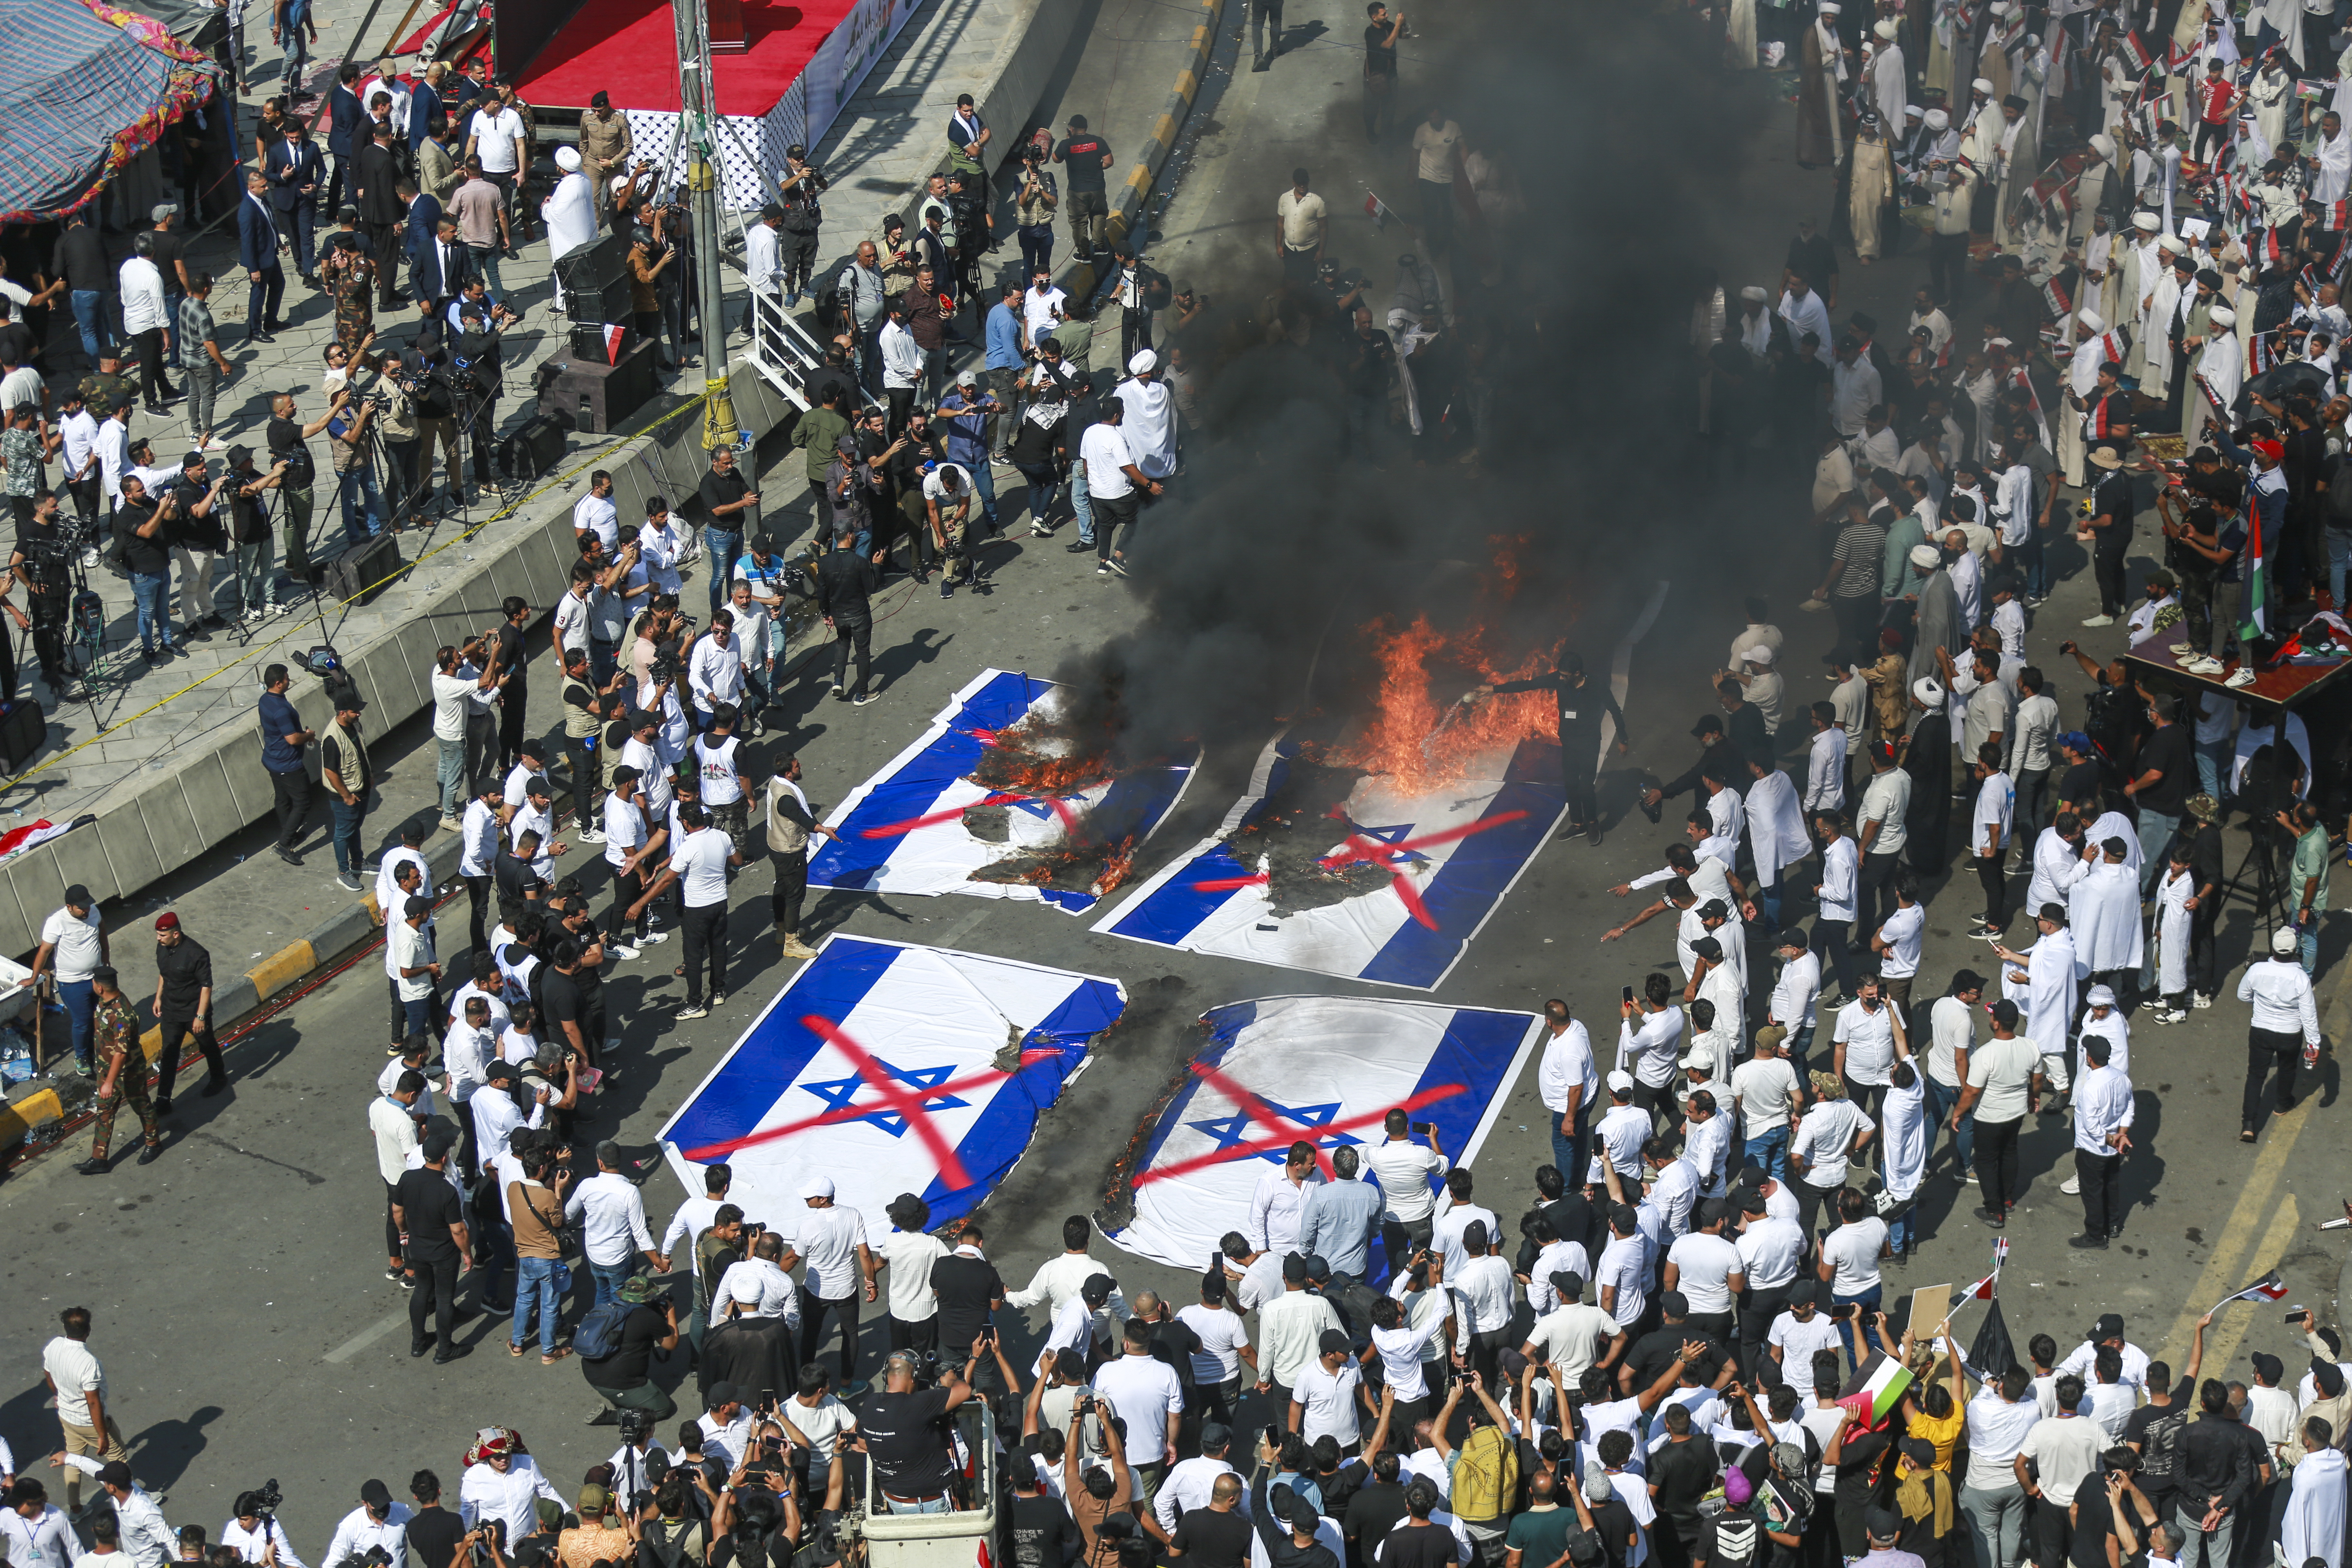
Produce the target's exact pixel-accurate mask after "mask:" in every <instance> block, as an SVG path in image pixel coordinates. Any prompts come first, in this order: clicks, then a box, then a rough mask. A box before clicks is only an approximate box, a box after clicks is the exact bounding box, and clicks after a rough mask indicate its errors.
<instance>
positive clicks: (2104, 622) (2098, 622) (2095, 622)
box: [2083, 616, 2116, 626]
mask: <svg viewBox="0 0 2352 1568" xmlns="http://www.w3.org/2000/svg"><path fill="white" fill-rule="evenodd" d="M2083 624H2084V626H2114V625H2115V624H2116V618H2115V616H2084V617H2083Z"/></svg>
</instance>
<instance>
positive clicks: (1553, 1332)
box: [1519, 1270, 1626, 1388]
mask: <svg viewBox="0 0 2352 1568" xmlns="http://www.w3.org/2000/svg"><path fill="white" fill-rule="evenodd" d="M1549 1285H1550V1287H1551V1289H1552V1290H1553V1292H1554V1293H1555V1294H1556V1295H1557V1296H1558V1297H1559V1306H1557V1307H1554V1308H1553V1309H1552V1310H1550V1311H1549V1312H1547V1313H1545V1314H1544V1315H1543V1316H1542V1317H1540V1318H1538V1319H1537V1320H1536V1321H1535V1326H1534V1327H1533V1328H1531V1329H1529V1330H1528V1338H1527V1342H1526V1343H1525V1344H1523V1345H1521V1346H1520V1347H1519V1353H1520V1354H1521V1355H1523V1356H1525V1357H1527V1358H1528V1361H1530V1362H1535V1363H1546V1364H1549V1366H1550V1367H1551V1369H1552V1375H1553V1381H1554V1382H1555V1383H1556V1384H1558V1385H1559V1386H1560V1387H1563V1388H1574V1387H1575V1386H1577V1384H1578V1383H1579V1381H1580V1380H1581V1379H1582V1377H1583V1376H1584V1369H1585V1368H1586V1367H1589V1366H1598V1367H1601V1368H1604V1369H1606V1368H1609V1367H1612V1366H1614V1365H1616V1363H1617V1361H1618V1358H1619V1357H1621V1356H1622V1355H1623V1354H1624V1353H1625V1345H1626V1336H1625V1329H1624V1326H1623V1325H1622V1323H1620V1322H1619V1321H1617V1320H1616V1319H1615V1318H1612V1317H1611V1316H1610V1315H1609V1314H1608V1313H1607V1312H1604V1311H1602V1310H1601V1309H1600V1308H1598V1307H1595V1306H1591V1305H1589V1304H1587V1302H1586V1301H1585V1300H1584V1277H1583V1276H1582V1275H1580V1274H1577V1273H1574V1272H1572V1271H1569V1270H1561V1271H1559V1272H1558V1273H1556V1274H1555V1275H1554V1276H1553V1277H1552V1278H1551V1279H1550V1280H1549Z"/></svg>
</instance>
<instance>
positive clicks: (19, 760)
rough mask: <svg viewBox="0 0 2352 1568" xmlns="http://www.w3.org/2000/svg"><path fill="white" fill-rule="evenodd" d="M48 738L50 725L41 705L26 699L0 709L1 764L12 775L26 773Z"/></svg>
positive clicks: (20, 699) (28, 698)
mask: <svg viewBox="0 0 2352 1568" xmlns="http://www.w3.org/2000/svg"><path fill="white" fill-rule="evenodd" d="M48 738H49V721H48V719H47V717H46V716H45V715H44V714H43V713H42V712H41V705H40V703H39V702H38V701H37V700H34V699H32V698H30V697H23V698H19V699H17V700H16V701H14V702H11V703H9V704H7V705H6V706H5V708H0V763H5V764H6V766H7V769H8V771H9V772H10V773H22V772H24V771H25V764H26V763H29V762H31V761H32V760H33V758H34V756H35V755H36V754H37V753H38V752H39V751H40V749H41V742H44V741H46V740H47V739H48Z"/></svg>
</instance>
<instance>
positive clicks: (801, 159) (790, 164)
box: [780, 142, 828, 310]
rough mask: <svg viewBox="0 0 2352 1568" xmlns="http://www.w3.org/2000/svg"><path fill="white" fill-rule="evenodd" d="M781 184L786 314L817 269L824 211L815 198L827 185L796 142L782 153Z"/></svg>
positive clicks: (822, 173) (805, 151)
mask: <svg viewBox="0 0 2352 1568" xmlns="http://www.w3.org/2000/svg"><path fill="white" fill-rule="evenodd" d="M826 184H828V182H827V181H826V179H825V177H824V171H823V170H821V169H817V168H815V167H814V166H812V165H811V164H810V163H809V162H808V149H807V148H805V147H803V146H802V145H801V144H800V143H799V142H793V144H792V145H791V146H789V147H787V148H785V149H784V177H783V180H782V186H783V202H782V206H783V209H784V224H783V235H782V246H781V249H782V256H781V258H780V259H781V260H782V265H783V286H784V306H785V308H786V309H787V310H789V309H791V308H792V307H793V306H794V305H797V304H799V303H800V300H801V295H802V293H803V291H804V290H806V289H808V287H809V278H810V276H811V274H812V273H813V272H814V268H815V267H816V235H817V226H819V225H820V224H822V223H823V222H824V207H823V206H822V205H820V204H819V203H818V200H817V198H818V197H819V196H821V195H824V189H825V186H826Z"/></svg>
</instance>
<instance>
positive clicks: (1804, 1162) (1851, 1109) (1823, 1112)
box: [1789, 1070, 1878, 1232]
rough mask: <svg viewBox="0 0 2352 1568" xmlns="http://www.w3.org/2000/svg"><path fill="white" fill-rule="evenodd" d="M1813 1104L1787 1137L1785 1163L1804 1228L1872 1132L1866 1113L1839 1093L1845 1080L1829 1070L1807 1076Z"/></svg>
mask: <svg viewBox="0 0 2352 1568" xmlns="http://www.w3.org/2000/svg"><path fill="white" fill-rule="evenodd" d="M1812 1088H1813V1103H1812V1106H1811V1109H1809V1110H1806V1112H1805V1113H1804V1115H1803V1116H1802V1117H1801V1118H1800V1119H1799V1121H1798V1122H1797V1128H1796V1131H1794V1132H1793V1133H1791V1134H1790V1139H1789V1163H1790V1165H1791V1166H1792V1167H1793V1168H1794V1169H1795V1172H1796V1176H1797V1179H1796V1180H1795V1181H1794V1182H1792V1183H1791V1184H1790V1185H1791V1186H1792V1187H1794V1188H1795V1189H1796V1194H1797V1204H1798V1207H1799V1209H1800V1211H1801V1218H1802V1222H1803V1225H1804V1228H1805V1229H1806V1230H1807V1231H1808V1232H1810V1231H1811V1229H1812V1228H1813V1215H1814V1214H1815V1213H1816V1212H1817V1211H1818V1210H1819V1209H1820V1207H1821V1205H1822V1200H1823V1199H1824V1198H1827V1197H1830V1196H1832V1195H1833V1194H1836V1193H1837V1192H1838V1191H1839V1190H1840V1189H1841V1188H1843V1186H1844V1185H1845V1181H1846V1170H1847V1162H1848V1161H1850V1160H1851V1159H1852V1158H1853V1156H1854V1155H1855V1154H1856V1153H1858V1152H1861V1150H1863V1149H1864V1148H1865V1147H1867V1146H1868V1144H1869V1142H1870V1141H1871V1140H1872V1139H1873V1138H1874V1137H1875V1136H1876V1135H1877V1131H1878V1130H1877V1128H1876V1127H1875V1126H1874V1125H1873V1124H1872V1122H1871V1120H1870V1118H1869V1117H1868V1116H1866V1115H1864V1113H1863V1111H1862V1110H1860V1109H1859V1108H1858V1107H1856V1106H1855V1105H1854V1104H1853V1101H1851V1100H1847V1099H1846V1097H1845V1082H1844V1080H1843V1079H1841V1078H1839V1077H1838V1075H1837V1074H1835V1073H1833V1072H1822V1071H1818V1070H1817V1071H1815V1072H1814V1074H1813V1084H1812Z"/></svg>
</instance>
